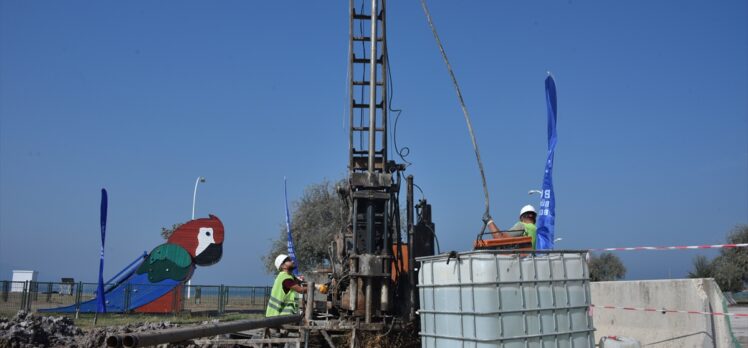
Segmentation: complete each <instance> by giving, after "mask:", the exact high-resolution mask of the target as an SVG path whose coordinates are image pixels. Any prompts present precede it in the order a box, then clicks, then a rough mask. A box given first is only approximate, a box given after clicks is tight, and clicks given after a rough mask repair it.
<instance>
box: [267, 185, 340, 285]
mask: <svg viewBox="0 0 748 348" xmlns="http://www.w3.org/2000/svg"><path fill="white" fill-rule="evenodd" d="M293 207H294V209H292V211H293V213H292V215H291V235H292V236H293V241H294V248H295V250H296V259H297V262H298V264H297V267H298V268H299V270H301V271H302V272H308V271H311V270H313V269H314V268H316V267H318V266H320V265H322V264H324V263H325V262H329V255H328V247H329V246H330V243H331V242H332V240H333V236H334V235H335V233H338V232H340V231H342V230H343V228H344V227H345V226H346V225H347V223H348V221H347V219H346V216H347V209H346V206H345V202H344V201H343V200H342V199H341V198H340V197H339V196H338V194H337V192H336V190H335V185H333V184H332V183H330V182H329V181H327V180H325V181H323V182H321V183H319V184H312V185H309V186H308V187H307V188H306V189H305V190H304V195H303V196H302V197H301V198H300V199H299V201H296V202H294V203H293ZM287 240H288V236H287V232H286V224H285V222H283V223H282V224H281V225H280V231H279V233H278V238H277V239H276V240H274V241H273V245H272V247H271V248H270V250H269V251H268V253H267V254H265V256H263V257H262V261H263V263H264V264H265V268H266V270H267V271H268V273H276V272H278V270H277V269H276V268H275V265H274V264H273V262H274V261H275V257H276V256H278V254H287V253H288V247H287V244H286V243H287Z"/></svg>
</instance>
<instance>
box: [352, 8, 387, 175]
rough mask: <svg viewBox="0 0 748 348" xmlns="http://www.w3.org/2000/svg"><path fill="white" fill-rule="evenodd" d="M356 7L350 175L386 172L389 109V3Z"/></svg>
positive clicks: (353, 17) (354, 14) (353, 15)
mask: <svg viewBox="0 0 748 348" xmlns="http://www.w3.org/2000/svg"><path fill="white" fill-rule="evenodd" d="M356 3H357V1H354V0H349V4H350V23H349V24H350V25H349V42H348V44H349V47H348V52H349V54H348V64H349V66H348V69H349V70H348V71H349V81H348V82H349V84H348V87H349V90H348V92H349V96H350V119H349V121H350V122H349V125H350V126H349V147H348V148H349V167H348V168H349V171H350V172H362V171H369V172H384V171H385V169H386V168H385V165H386V163H387V106H388V104H387V59H386V56H387V51H386V50H387V45H386V27H385V14H386V12H385V0H371V1H366V0H362V1H361V3H360V4H356ZM367 4H368V5H369V6H366V5H367ZM357 5H359V6H360V7H359V8H358V9H356V6H357ZM367 7H368V8H367ZM372 33H373V34H372Z"/></svg>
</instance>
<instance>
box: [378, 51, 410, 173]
mask: <svg viewBox="0 0 748 348" xmlns="http://www.w3.org/2000/svg"><path fill="white" fill-rule="evenodd" d="M384 60H385V65H386V66H387V84H388V85H389V92H390V93H389V100H388V101H387V109H388V110H389V111H390V112H392V113H397V115H396V116H395V122H394V125H393V126H392V145H393V146H394V147H395V153H397V155H398V156H399V157H400V159H401V160H403V162H405V164H406V165H405V167H406V168H407V167H408V166H410V165H412V164H413V163H411V162H410V161H408V160H407V159H405V157H408V155H409V154H410V148H408V147H407V146H404V147H403V148H402V149H399V148H398V147H397V121H398V120H400V114H401V113H402V112H403V110H402V109H393V108H392V100H393V99H395V83H394V82H393V81H392V69H391V68H390V66H391V65H390V51H389V50H388V49H387V41H385V42H384Z"/></svg>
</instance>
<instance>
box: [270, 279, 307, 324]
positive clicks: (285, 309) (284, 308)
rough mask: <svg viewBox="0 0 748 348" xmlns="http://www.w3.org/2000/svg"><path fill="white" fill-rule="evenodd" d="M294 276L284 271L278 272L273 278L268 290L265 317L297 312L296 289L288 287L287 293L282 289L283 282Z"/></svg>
mask: <svg viewBox="0 0 748 348" xmlns="http://www.w3.org/2000/svg"><path fill="white" fill-rule="evenodd" d="M287 279H294V277H293V276H292V275H290V274H288V273H286V272H280V273H279V274H278V276H277V277H276V278H275V282H274V283H273V289H272V290H271V291H270V298H269V299H268V307H267V310H265V316H266V317H272V316H277V315H290V314H296V313H298V312H299V307H298V303H297V297H296V291H294V290H292V289H289V290H288V293H286V292H285V291H283V282H284V281H285V280H287Z"/></svg>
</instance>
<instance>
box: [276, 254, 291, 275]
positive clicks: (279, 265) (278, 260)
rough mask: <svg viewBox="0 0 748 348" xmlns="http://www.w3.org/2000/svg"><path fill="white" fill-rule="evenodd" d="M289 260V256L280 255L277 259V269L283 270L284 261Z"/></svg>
mask: <svg viewBox="0 0 748 348" xmlns="http://www.w3.org/2000/svg"><path fill="white" fill-rule="evenodd" d="M287 258H288V255H286V254H280V255H278V256H277V257H276V258H275V268H277V269H278V270H279V271H280V269H281V265H282V264H283V261H286V259H287Z"/></svg>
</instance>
